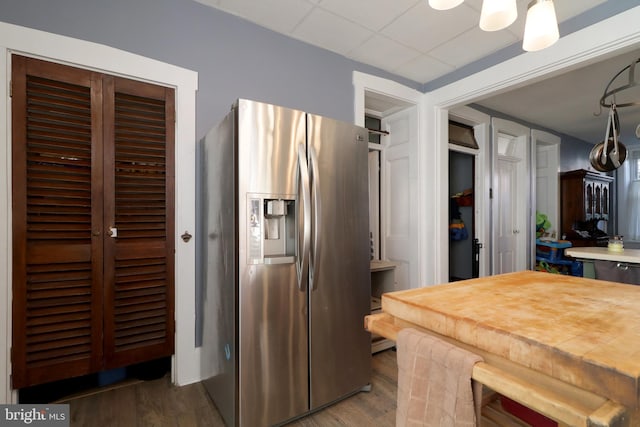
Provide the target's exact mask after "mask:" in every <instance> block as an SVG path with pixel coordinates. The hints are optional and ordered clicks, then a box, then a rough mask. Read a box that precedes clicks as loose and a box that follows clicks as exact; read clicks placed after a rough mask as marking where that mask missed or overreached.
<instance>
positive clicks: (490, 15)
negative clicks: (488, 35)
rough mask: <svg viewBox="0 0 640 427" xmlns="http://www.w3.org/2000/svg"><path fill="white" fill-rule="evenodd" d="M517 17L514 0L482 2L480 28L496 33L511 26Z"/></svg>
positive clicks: (516, 6) (488, 0)
mask: <svg viewBox="0 0 640 427" xmlns="http://www.w3.org/2000/svg"><path fill="white" fill-rule="evenodd" d="M517 17H518V5H517V4H516V0H484V1H483V2H482V12H480V28H482V29H483V30H484V31H498V30H502V29H503V28H507V27H508V26H509V25H511V24H513V21H515V20H516V18H517Z"/></svg>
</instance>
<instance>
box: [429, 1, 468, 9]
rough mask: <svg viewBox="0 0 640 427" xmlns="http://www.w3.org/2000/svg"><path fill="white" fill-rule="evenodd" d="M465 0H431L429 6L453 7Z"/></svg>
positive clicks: (436, 7)
mask: <svg viewBox="0 0 640 427" xmlns="http://www.w3.org/2000/svg"><path fill="white" fill-rule="evenodd" d="M463 1H464V0H429V6H431V7H432V8H434V9H436V10H447V9H453V8H454V7H456V6H458V5H459V4H460V3H462V2H463Z"/></svg>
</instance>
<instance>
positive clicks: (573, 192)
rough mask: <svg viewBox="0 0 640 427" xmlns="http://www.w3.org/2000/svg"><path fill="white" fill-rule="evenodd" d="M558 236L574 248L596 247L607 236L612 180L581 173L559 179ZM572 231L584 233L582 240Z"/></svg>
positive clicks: (593, 173) (606, 176) (572, 172)
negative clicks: (564, 236) (559, 223)
mask: <svg viewBox="0 0 640 427" xmlns="http://www.w3.org/2000/svg"><path fill="white" fill-rule="evenodd" d="M560 182H561V189H560V199H561V212H560V215H561V234H563V235H566V236H567V239H568V240H571V241H572V243H573V244H574V246H598V245H599V244H601V242H600V241H601V240H604V241H606V239H607V235H608V234H609V232H608V229H609V220H610V216H611V215H610V205H611V190H612V183H613V177H611V176H608V175H603V174H599V173H596V172H591V171H587V170H584V169H579V170H574V171H570V172H564V173H562V174H561V176H560ZM575 230H580V231H586V232H589V233H590V237H587V238H585V237H582V236H580V235H579V233H576V231H575Z"/></svg>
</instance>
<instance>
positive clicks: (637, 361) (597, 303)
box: [365, 271, 640, 426]
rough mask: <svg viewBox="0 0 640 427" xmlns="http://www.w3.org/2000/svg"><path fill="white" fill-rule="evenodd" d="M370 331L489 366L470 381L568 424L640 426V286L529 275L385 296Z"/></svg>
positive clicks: (370, 320) (477, 368) (368, 325)
mask: <svg viewBox="0 0 640 427" xmlns="http://www.w3.org/2000/svg"><path fill="white" fill-rule="evenodd" d="M382 310H383V313H382V314H377V315H371V316H367V318H366V319H365V327H366V328H367V329H368V330H369V331H372V332H375V333H377V334H379V335H382V336H384V337H386V338H389V339H395V338H396V336H397V332H398V331H399V330H400V329H402V328H405V327H413V328H416V329H419V330H422V331H425V332H427V333H430V334H434V335H436V336H438V337H440V338H442V339H444V340H446V341H449V342H451V343H454V344H456V345H458V346H460V347H462V348H466V349H468V350H470V351H472V352H474V353H476V354H479V355H481V356H482V357H483V358H484V362H481V363H478V364H476V366H475V367H474V370H473V375H472V377H473V378H474V379H475V380H477V381H479V382H481V383H482V384H484V385H486V386H487V387H489V388H490V389H492V390H495V391H496V392H498V393H500V394H503V395H505V396H507V397H509V398H511V399H513V400H515V401H517V402H519V403H521V404H523V405H525V406H527V407H529V408H531V409H534V410H535V411H537V412H540V413H542V414H544V415H546V416H548V417H550V418H552V419H554V420H556V421H557V422H559V424H560V425H571V426H640V405H639V403H640V286H632V285H626V284H619V283H614V282H605V281H600V280H593V279H585V278H581V277H572V276H564V275H557V274H549V273H543V272H533V271H522V272H517V273H509V274H502V275H496V276H490V277H483V278H478V279H470V280H464V281H460V282H454V283H450V284H443V285H437V286H430V287H425V288H420V289H411V290H406V291H397V292H390V293H386V294H383V296H382Z"/></svg>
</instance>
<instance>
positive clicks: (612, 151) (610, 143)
mask: <svg viewBox="0 0 640 427" xmlns="http://www.w3.org/2000/svg"><path fill="white" fill-rule="evenodd" d="M619 132H620V119H619V118H618V111H617V110H616V105H615V104H612V105H611V109H610V110H609V118H608V119H607V132H606V135H605V137H604V141H602V142H600V143H598V144H596V145H595V146H594V147H593V148H592V149H591V153H589V161H590V162H591V166H593V168H594V169H595V170H597V171H599V172H611V171H612V170H615V169H617V168H619V167H620V165H622V163H623V162H624V161H625V160H626V158H627V148H626V147H625V146H624V144H622V143H621V142H620V141H619V140H618V136H619ZM610 135H611V136H610Z"/></svg>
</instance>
